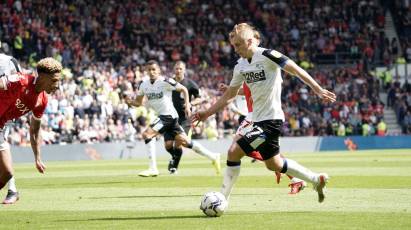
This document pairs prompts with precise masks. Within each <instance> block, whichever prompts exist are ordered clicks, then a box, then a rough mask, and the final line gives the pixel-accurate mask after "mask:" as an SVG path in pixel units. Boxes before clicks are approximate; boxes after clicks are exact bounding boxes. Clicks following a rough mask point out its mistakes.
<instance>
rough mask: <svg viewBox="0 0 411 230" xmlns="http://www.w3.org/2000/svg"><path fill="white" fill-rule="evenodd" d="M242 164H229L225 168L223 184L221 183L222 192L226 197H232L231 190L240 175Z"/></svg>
mask: <svg viewBox="0 0 411 230" xmlns="http://www.w3.org/2000/svg"><path fill="white" fill-rule="evenodd" d="M240 169H241V165H238V166H227V169H226V170H225V174H224V179H223V184H222V185H221V193H222V194H223V195H224V196H225V198H226V199H227V201H228V199H229V198H230V194H231V190H232V189H233V186H234V184H235V182H236V181H237V178H238V175H240Z"/></svg>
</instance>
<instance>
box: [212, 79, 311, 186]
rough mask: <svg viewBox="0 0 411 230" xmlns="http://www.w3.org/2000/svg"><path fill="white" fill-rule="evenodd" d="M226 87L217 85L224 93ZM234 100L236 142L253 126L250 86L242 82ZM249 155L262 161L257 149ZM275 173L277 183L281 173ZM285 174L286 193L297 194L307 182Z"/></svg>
mask: <svg viewBox="0 0 411 230" xmlns="http://www.w3.org/2000/svg"><path fill="white" fill-rule="evenodd" d="M227 88H228V86H227V85H225V84H223V83H222V84H220V85H219V90H220V92H223V93H224V92H225V91H226V90H227ZM234 102H235V105H234V106H232V107H231V108H234V111H237V113H238V114H240V116H239V118H238V123H239V124H240V126H239V127H238V129H237V131H236V135H235V136H234V140H233V141H234V142H236V141H238V140H239V139H240V138H241V137H243V136H244V135H245V134H246V133H247V132H248V131H250V130H251V129H252V128H253V121H252V115H253V100H252V98H251V91H250V88H248V86H247V84H245V83H243V85H242V88H241V89H240V90H239V91H238V95H237V96H236V97H235V99H234ZM232 104H233V103H231V104H230V105H232ZM280 156H281V157H282V158H285V157H284V156H283V155H282V154H281V153H280ZM249 157H252V158H253V160H260V161H263V158H262V156H261V154H260V153H259V152H258V151H253V152H252V153H251V154H249ZM275 175H276V179H277V184H279V183H280V180H281V173H280V172H277V171H276V172H275ZM287 176H288V178H290V180H291V183H290V184H288V187H290V189H291V191H290V192H289V193H288V194H297V193H299V192H300V191H301V190H303V189H304V188H305V187H306V186H307V183H306V182H305V181H303V180H301V179H298V178H296V177H293V176H290V175H288V174H287Z"/></svg>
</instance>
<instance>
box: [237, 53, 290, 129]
mask: <svg viewBox="0 0 411 230" xmlns="http://www.w3.org/2000/svg"><path fill="white" fill-rule="evenodd" d="M288 60H289V59H288V58H287V57H286V56H284V55H282V54H281V53H279V52H277V51H275V50H269V49H265V48H261V47H258V48H257V49H256V51H255V52H254V54H253V57H252V59H251V62H249V61H248V60H247V59H245V58H240V59H239V60H238V62H237V65H236V66H235V67H234V71H233V79H232V80H231V82H230V86H233V87H238V86H241V84H243V82H245V83H246V85H247V86H248V87H249V88H250V91H251V98H252V99H253V115H252V120H253V121H254V122H259V121H264V120H273V119H280V120H283V121H284V112H283V110H282V108H281V84H282V82H283V80H282V77H281V68H282V67H284V66H285V64H286V62H287V61H288Z"/></svg>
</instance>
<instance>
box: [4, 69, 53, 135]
mask: <svg viewBox="0 0 411 230" xmlns="http://www.w3.org/2000/svg"><path fill="white" fill-rule="evenodd" d="M0 81H3V83H4V84H3V85H5V86H6V89H3V90H1V89H0V128H3V126H4V124H5V123H6V122H7V121H9V120H13V119H15V118H19V117H21V116H23V115H24V114H26V113H28V112H30V111H31V112H32V113H33V117H34V118H36V119H41V117H42V116H43V113H44V110H45V109H46V106H47V94H46V93H45V92H44V91H43V92H41V93H36V90H35V88H34V86H35V82H36V77H34V76H32V75H29V74H21V73H18V74H14V75H10V76H3V77H1V78H0Z"/></svg>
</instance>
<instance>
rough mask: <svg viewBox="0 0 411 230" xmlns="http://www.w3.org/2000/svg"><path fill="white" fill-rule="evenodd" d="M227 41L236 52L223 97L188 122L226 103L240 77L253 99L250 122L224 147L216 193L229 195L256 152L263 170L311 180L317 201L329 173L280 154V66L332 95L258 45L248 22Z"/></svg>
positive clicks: (325, 97)
mask: <svg viewBox="0 0 411 230" xmlns="http://www.w3.org/2000/svg"><path fill="white" fill-rule="evenodd" d="M229 39H230V43H231V45H232V46H233V47H234V50H235V52H236V53H237V54H238V55H239V56H240V57H241V58H240V59H239V60H238V62H237V64H236V66H235V67H234V71H233V78H232V80H231V83H230V87H229V88H228V89H227V90H226V91H225V93H224V94H223V96H222V97H220V98H219V100H218V101H217V102H216V103H215V104H213V105H212V106H211V107H210V108H208V109H207V110H205V111H199V112H198V113H196V114H194V115H193V116H192V118H193V122H198V121H204V120H206V119H207V118H208V117H209V116H211V115H212V114H214V113H216V112H217V111H219V110H220V109H222V108H224V107H225V106H227V105H228V103H229V102H230V101H231V100H232V99H233V98H234V97H235V96H236V95H237V93H238V91H239V89H240V88H241V86H242V85H243V83H244V82H245V83H246V84H247V86H248V87H249V88H250V92H251V98H252V99H253V115H252V121H253V126H252V128H251V129H250V130H248V131H247V132H246V133H245V135H243V136H242V137H241V138H240V139H239V140H237V141H235V142H233V144H232V145H231V146H230V148H229V150H228V157H227V169H226V172H225V175H224V179H223V184H222V187H221V192H222V193H223V194H224V195H225V197H226V198H227V200H229V197H230V194H231V190H232V188H233V186H234V184H235V182H236V180H237V178H238V176H239V174H240V167H241V158H243V157H244V156H245V155H250V154H252V153H253V152H255V151H258V152H259V153H260V155H261V157H262V159H263V160H264V163H265V165H266V167H267V169H269V170H271V171H274V172H275V171H277V172H281V173H286V174H289V175H291V176H294V177H297V178H300V179H303V180H304V181H307V182H310V183H312V184H313V187H314V189H315V191H317V193H318V202H320V203H321V202H323V201H324V199H325V194H324V192H325V185H326V183H327V181H328V175H327V174H325V173H314V172H312V171H311V170H309V169H307V168H305V167H304V166H302V165H300V164H299V163H297V162H296V161H294V160H291V159H288V158H287V159H283V158H281V156H280V154H279V152H280V143H279V137H280V134H281V129H282V125H283V121H284V112H283V111H282V107H281V88H282V86H281V84H282V77H281V70H282V69H283V70H285V71H286V72H288V73H290V74H291V75H292V76H297V77H299V78H300V79H301V80H302V81H303V82H304V83H305V84H307V85H308V86H310V88H311V89H312V90H313V91H314V92H315V94H317V95H318V96H319V97H320V98H322V99H323V100H324V101H325V102H334V101H335V99H336V97H335V94H334V93H332V92H330V91H328V90H326V89H324V88H322V87H321V86H320V85H319V84H318V83H317V82H316V81H315V80H314V79H313V78H312V77H311V76H310V75H309V74H308V73H307V72H306V71H305V70H303V69H302V68H301V67H299V66H298V65H297V64H296V63H295V62H294V61H292V60H290V59H289V58H288V57H286V56H285V55H283V54H281V53H279V52H277V51H275V50H270V49H265V48H262V47H258V45H259V44H260V38H259V34H258V32H257V31H256V30H255V29H254V28H253V27H252V26H250V25H248V24H247V23H241V24H237V25H235V26H234V28H233V30H232V31H231V32H230V34H229Z"/></svg>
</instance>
